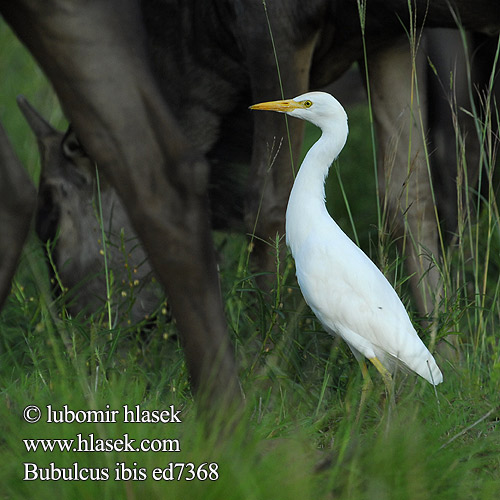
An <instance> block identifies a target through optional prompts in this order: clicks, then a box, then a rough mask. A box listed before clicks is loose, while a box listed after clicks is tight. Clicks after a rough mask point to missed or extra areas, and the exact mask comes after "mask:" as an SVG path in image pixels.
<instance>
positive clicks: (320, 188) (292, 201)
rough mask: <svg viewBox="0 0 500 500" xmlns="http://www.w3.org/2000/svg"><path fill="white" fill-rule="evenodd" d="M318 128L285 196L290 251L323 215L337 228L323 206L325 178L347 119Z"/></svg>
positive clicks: (340, 145) (342, 141) (342, 139)
mask: <svg viewBox="0 0 500 500" xmlns="http://www.w3.org/2000/svg"><path fill="white" fill-rule="evenodd" d="M322 132H323V133H322V135H321V137H320V138H319V140H318V141H317V142H316V143H315V144H314V145H313V146H312V148H311V149H310V150H309V151H308V153H307V155H306V157H305V158H304V161H303V162H302V165H301V167H300V170H299V173H298V174H297V177H296V179H295V182H294V184H293V188H292V192H291V193H290V198H289V200H288V206H287V210H286V239H287V244H288V246H289V247H290V250H291V251H292V255H296V252H298V250H299V249H300V246H301V245H302V243H303V242H304V241H305V239H306V238H307V236H308V235H309V234H310V232H311V231H315V227H317V225H318V224H321V223H322V222H324V221H325V218H327V219H328V221H329V222H330V223H331V225H332V229H333V230H337V229H338V231H340V232H341V229H340V228H339V227H338V226H337V224H336V223H335V222H334V221H333V219H332V218H331V217H330V215H329V214H328V211H327V209H326V204H325V179H326V176H327V175H328V171H329V169H330V166H331V164H332V162H333V160H335V158H336V157H337V156H338V155H339V153H340V151H342V148H343V147H344V144H345V142H346V140H347V134H348V127H347V119H346V120H345V121H344V120H341V121H340V123H336V124H334V125H331V126H328V127H324V128H323V130H322Z"/></svg>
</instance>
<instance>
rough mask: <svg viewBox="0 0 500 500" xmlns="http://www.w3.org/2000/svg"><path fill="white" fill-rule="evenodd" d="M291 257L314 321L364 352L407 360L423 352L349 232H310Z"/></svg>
mask: <svg viewBox="0 0 500 500" xmlns="http://www.w3.org/2000/svg"><path fill="white" fill-rule="evenodd" d="M295 261H296V270H297V279H298V281H299V285H300V288H301V290H302V293H303V295H304V298H305V300H306V302H307V303H308V304H309V306H310V307H311V309H313V311H314V313H315V314H316V315H317V316H318V319H319V320H320V321H321V322H322V323H323V325H324V326H325V328H327V329H329V330H332V331H334V332H336V333H337V334H338V335H340V336H341V337H342V338H344V340H345V341H346V342H348V343H349V344H351V345H352V346H353V347H355V348H356V349H357V350H359V351H360V352H361V353H362V354H363V355H365V356H366V357H373V356H374V355H376V356H377V357H384V356H383V354H384V353H386V354H389V355H390V356H393V357H396V358H399V359H401V360H402V361H403V362H406V361H405V358H407V357H408V356H411V355H412V353H413V352H416V351H418V352H419V353H420V352H421V351H422V348H424V349H425V350H427V349H426V348H425V346H424V345H423V343H422V342H421V340H420V338H419V337H418V335H417V334H416V332H415V329H414V328H413V326H412V324H411V322H410V320H409V318H408V315H407V313H406V310H405V308H404V306H403V304H402V303H401V300H400V299H399V297H398V295H397V294H396V292H395V291H394V289H393V288H392V286H391V285H390V284H389V282H388V281H387V279H386V278H385V277H384V275H383V274H382V273H381V272H380V271H379V269H378V268H377V267H376V266H375V264H374V263H373V262H372V261H371V260H370V259H369V258H368V257H367V256H366V255H365V254H364V253H363V252H362V250H361V249H360V248H359V247H357V246H356V245H355V244H354V243H353V242H352V241H351V240H349V238H347V236H345V238H339V237H338V235H337V236H336V237H335V239H334V240H331V239H329V238H325V237H324V235H317V234H315V235H311V236H310V238H308V240H307V241H306V242H305V243H304V244H303V245H302V247H301V249H300V251H299V253H298V255H296V256H295ZM370 347H371V349H370ZM410 368H411V366H410Z"/></svg>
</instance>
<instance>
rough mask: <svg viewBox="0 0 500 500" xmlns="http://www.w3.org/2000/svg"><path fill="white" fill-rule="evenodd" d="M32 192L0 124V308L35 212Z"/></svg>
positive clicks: (31, 187)
mask: <svg viewBox="0 0 500 500" xmlns="http://www.w3.org/2000/svg"><path fill="white" fill-rule="evenodd" d="M35 205H36V191H35V187H34V186H33V183H32V182H31V179H30V178H29V176H28V174H27V173H26V171H25V170H24V168H23V166H22V165H21V163H20V162H19V160H18V159H17V157H16V155H15V153H14V151H13V149H12V146H11V144H10V142H9V139H8V138H7V134H6V133H5V130H4V128H3V127H2V125H1V124H0V308H1V307H2V305H3V303H4V301H5V299H6V298H7V295H8V293H9V290H10V283H11V280H12V277H13V276H14V273H15V271H16V267H17V262H18V260H19V256H20V255H21V250H22V248H23V245H24V241H25V240H26V236H27V235H28V230H29V227H30V221H31V218H32V215H33V212H34V210H35Z"/></svg>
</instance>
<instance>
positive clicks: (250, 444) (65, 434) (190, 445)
mask: <svg viewBox="0 0 500 500" xmlns="http://www.w3.org/2000/svg"><path fill="white" fill-rule="evenodd" d="M0 46H2V47H4V50H3V51H2V53H1V55H0V70H1V74H2V75H8V78H5V82H6V83H5V85H4V84H2V99H1V101H0V106H1V107H0V117H1V119H2V122H3V123H4V125H5V126H6V128H7V130H8V133H9V135H10V136H11V138H12V142H13V144H14V146H15V148H16V151H17V152H18V154H19V156H20V158H21V159H22V161H23V163H24V165H25V166H26V167H27V169H28V171H29V172H30V174H31V175H32V177H33V178H35V179H36V178H37V176H38V168H39V167H38V153H37V151H36V145H35V142H34V140H33V137H32V136H31V133H30V132H29V129H28V127H27V126H26V125H25V124H24V122H23V120H22V118H21V115H20V112H19V111H17V109H16V106H15V103H14V98H15V95H16V94H17V93H21V92H22V93H24V94H26V95H27V96H28V98H29V99H30V100H32V101H33V103H34V104H35V106H37V107H38V108H40V109H41V111H42V113H44V114H45V116H47V117H48V118H49V119H50V120H51V121H52V123H54V124H55V125H59V126H63V124H64V121H63V120H62V118H61V114H60V111H59V109H58V108H57V106H56V101H55V98H54V96H53V93H52V92H51V91H50V88H49V87H48V85H47V83H46V82H45V80H44V78H43V75H41V73H40V71H39V70H38V69H37V68H36V66H35V65H34V64H33V62H32V61H31V59H30V58H29V57H28V56H27V55H26V53H25V51H24V49H23V48H22V47H20V46H19V44H18V43H17V41H16V40H15V39H14V37H13V36H12V35H11V34H10V33H9V31H8V30H7V28H6V27H5V25H4V24H0ZM348 113H349V117H350V128H351V133H350V136H349V140H348V144H347V146H346V148H345V150H344V151H343V153H342V155H341V158H340V160H339V163H338V167H339V170H338V172H339V176H340V179H341V181H342V184H343V186H344V191H345V196H344V195H343V194H342V192H341V191H340V189H339V178H338V177H337V173H336V171H335V170H334V169H332V173H331V175H330V178H329V181H328V182H329V186H328V198H329V209H330V211H331V212H332V213H334V214H335V218H336V220H337V221H338V222H339V224H340V225H341V226H342V227H343V228H344V230H345V231H346V232H347V233H348V234H349V235H351V236H353V237H354V235H355V233H354V228H353V227H352V224H351V219H350V217H349V211H348V210H347V209H346V200H347V202H348V204H349V208H350V212H351V215H352V220H353V221H354V222H355V226H354V227H355V232H356V234H357V236H358V238H359V241H360V244H361V246H362V247H363V248H364V249H365V250H366V251H367V252H368V253H369V254H371V255H372V256H373V257H374V258H376V256H377V255H378V253H377V245H378V234H379V228H378V218H377V201H376V190H375V180H374V174H373V160H372V159H373V154H372V150H371V139H370V137H371V132H370V124H369V114H368V110H367V109H366V107H359V108H356V109H353V110H348ZM495 119H496V118H495V117H493V121H494V120H495ZM478 125H480V123H479V121H478ZM314 134H315V131H314V130H310V131H309V133H308V137H307V141H306V145H305V148H307V147H309V145H310V144H311V142H312V141H314ZM494 166H495V159H494V158H493V157H491V158H488V157H487V156H486V157H485V167H486V169H487V170H486V172H488V175H490V174H491V175H490V177H491V178H493V169H494ZM361 180H362V181H363V182H361ZM487 188H488V189H486V191H483V195H482V199H481V203H480V204H477V205H474V206H477V209H473V210H471V211H470V212H464V213H462V214H461V215H462V216H463V217H462V218H461V221H462V222H461V226H460V227H459V231H460V235H461V237H462V239H461V242H462V244H461V245H460V246H458V247H451V248H450V249H449V250H448V254H447V260H446V266H447V267H446V268H445V267H443V268H442V274H443V276H444V277H445V294H444V302H443V304H442V308H441V312H440V313H439V316H438V317H437V318H436V319H435V324H436V325H437V327H438V332H439V335H445V334H446V333H448V332H450V331H451V332H457V334H458V336H459V339H460V345H461V351H462V359H461V361H460V362H457V363H454V362H450V361H446V360H445V359H443V358H439V359H438V362H439V364H440V365H441V367H442V369H443V372H444V379H445V381H444V383H443V384H442V385H440V386H438V388H437V393H435V392H434V390H433V389H432V387H431V386H430V385H429V384H427V383H426V382H425V381H423V380H421V379H417V378H416V377H414V376H413V375H409V376H407V377H405V375H404V374H401V373H400V374H398V375H397V377H396V380H395V382H396V393H397V395H398V404H397V408H396V410H395V411H394V412H392V413H391V414H388V411H387V408H386V404H385V395H384V388H383V384H382V383H381V381H380V379H379V378H378V376H377V374H376V373H373V379H374V382H375V387H374V390H373V391H372V392H371V393H370V394H369V395H368V398H367V404H366V407H365V409H364V411H363V413H362V415H361V418H360V419H359V420H357V419H356V417H357V412H358V405H359V399H360V393H361V387H362V378H361V375H360V372H359V368H358V366H357V363H356V362H355V361H354V360H353V358H352V356H351V354H350V353H349V351H348V349H347V348H346V346H345V345H344V344H343V343H341V342H339V341H332V339H331V338H330V337H328V336H327V335H326V334H325V333H324V332H323V331H322V328H321V326H320V325H319V323H318V322H317V321H316V319H315V318H314V316H313V315H312V313H311V311H310V310H309V309H308V308H307V307H306V306H305V304H304V302H303V299H302V297H301V295H300V292H299V290H298V288H297V284H296V282H295V278H294V268H293V261H292V259H291V258H290V257H288V258H287V259H286V260H285V261H284V262H279V266H277V278H278V279H277V285H276V287H275V289H274V290H273V291H272V292H271V293H270V296H266V295H265V294H264V292H262V291H260V290H258V289H257V288H256V286H255V284H254V277H253V276H252V275H251V273H250V271H249V269H248V266H247V262H248V259H247V257H248V245H247V241H246V239H245V238H244V237H243V236H241V235H228V234H220V233H219V234H216V235H215V239H216V244H217V248H218V250H219V253H220V255H221V282H222V289H223V295H224V301H225V304H226V314H227V318H228V325H229V329H230V333H231V337H232V339H233V343H234V346H235V355H236V358H237V360H238V363H239V365H240V378H241V383H242V389H243V391H244V393H245V395H246V413H245V415H244V417H243V418H242V420H241V422H240V424H239V425H238V426H237V428H236V429H235V431H234V434H233V435H232V436H231V437H230V438H221V437H220V436H221V433H220V431H221V430H222V429H223V427H224V423H223V422H212V423H211V430H213V431H215V432H213V433H212V434H207V433H206V432H205V431H204V429H205V427H204V426H203V425H202V423H201V422H200V421H199V419H198V417H197V416H196V407H195V404H194V401H193V398H192V394H191V392H190V389H189V381H188V375H187V370H186V366H185V362H184V358H183V354H182V348H181V345H180V341H179V339H178V336H177V332H176V325H175V322H168V321H165V320H164V319H161V318H160V319H159V320H158V321H157V324H156V325H155V326H154V327H153V328H152V334H151V335H150V336H148V337H147V338H145V337H144V336H142V335H141V334H140V333H139V330H140V325H139V327H135V326H131V327H130V328H128V329H124V328H123V329H117V330H115V331H113V332H112V335H110V331H109V329H108V321H107V311H103V314H102V315H101V316H99V317H96V318H95V319H94V320H93V321H90V322H89V321H85V320H84V319H82V318H80V317H74V318H72V317H70V316H69V315H68V314H67V312H66V311H65V309H64V303H63V302H61V301H56V302H54V299H53V298H52V296H51V294H50V286H49V281H48V274H47V271H46V267H45V263H44V259H43V252H42V249H41V248H40V244H39V243H38V242H37V240H36V238H34V237H33V236H32V237H30V240H29V242H28V245H27V247H26V249H25V251H24V253H23V256H22V259H21V263H20V266H19V270H18V273H17V275H16V278H15V280H14V283H13V286H12V292H11V294H10V297H9V298H8V301H7V304H6V305H5V307H4V309H3V310H2V312H1V314H0V331H1V334H2V335H1V341H0V429H1V433H0V457H1V458H0V482H1V484H2V496H3V498H12V499H27V498H36V499H45V498H47V499H48V498H50V499H52V498H53V496H54V492H55V488H57V492H58V494H59V495H60V496H61V497H62V498H69V499H72V498H102V499H103V500H104V499H116V498H127V499H134V498H147V497H150V498H203V499H211V498H213V499H227V500H230V499H268V498H272V499H284V500H285V499H286V500H290V499H309V498H310V499H313V498H314V499H316V498H321V499H323V498H324V499H334V498H335V499H347V498H349V499H365V498H366V499H398V500H399V499H420V498H421V499H429V498H432V499H447V498H449V499H450V500H451V499H453V500H456V499H492V500H493V499H496V498H498V495H499V494H500V432H499V429H498V425H499V424H498V423H499V421H500V420H499V419H500V398H499V394H500V347H499V334H500V326H499V323H500V306H499V300H498V295H499V286H500V285H499V279H498V276H499V270H500V217H499V215H498V209H497V198H495V191H494V189H495V185H494V184H493V183H492V184H491V185H489V186H488V185H487ZM484 192H485V193H486V194H484ZM469 193H470V196H471V198H472V199H477V198H478V194H477V193H475V192H474V189H473V188H472V187H471V189H470V190H469ZM279 245H284V242H283V241H282V240H281V241H278V242H277V243H276V249H277V248H278V247H279ZM276 249H273V247H270V251H275V250H276ZM386 250H387V251H388V252H389V253H390V255H394V266H395V267H397V268H398V269H400V273H403V272H404V271H401V269H402V265H401V259H400V258H398V256H397V253H396V252H395V251H394V250H393V249H392V247H391V248H390V249H386ZM400 276H402V278H401V281H404V275H401V274H400ZM401 291H402V293H403V300H404V301H405V303H409V296H408V295H407V292H406V289H405V288H404V287H402V288H401ZM410 312H411V311H410ZM160 316H161V315H160ZM423 334H424V336H426V338H428V332H427V331H424V332H423ZM263 339H264V340H263ZM125 404H127V405H129V406H131V407H132V406H135V405H138V404H139V405H141V408H142V409H144V410H154V409H168V407H169V406H170V405H174V406H175V407H176V408H178V409H181V410H182V412H181V416H182V423H169V424H153V423H150V424H146V423H142V424H141V423H124V422H123V419H122V418H119V419H118V421H117V422H116V423H108V424H103V423H83V424H78V423H68V424H51V423H46V422H45V421H44V420H45V407H46V406H47V405H52V407H54V408H58V409H60V408H62V406H63V405H68V407H69V408H70V409H72V410H75V411H76V410H89V409H104V408H106V405H109V408H110V409H116V410H121V409H122V407H123V405H125ZM28 405H37V406H39V407H40V408H42V410H44V418H42V420H41V421H40V422H38V423H34V424H29V423H26V422H25V421H24V420H23V418H22V415H23V409H24V408H25V407H26V406H28ZM79 433H81V434H84V435H88V434H91V433H93V434H94V435H95V437H96V438H101V439H119V438H121V437H122V436H123V435H124V434H125V433H128V434H129V435H130V437H131V438H134V439H136V440H140V439H167V438H169V439H178V440H179V442H180V444H181V451H180V452H169V453H162V452H157V453H154V452H141V453H125V452H120V451H112V452H108V453H92V454H91V453H77V452H73V451H70V452H65V453H63V452H56V451H54V452H40V451H38V452H36V453H34V452H27V451H26V449H25V446H24V444H23V439H30V438H32V439H47V438H59V439H62V438H74V437H75V436H76V435H77V434H79ZM28 462H32V463H36V464H38V465H39V466H40V467H42V466H48V465H49V464H50V463H51V462H53V463H55V464H56V465H57V466H59V467H71V466H72V464H73V463H75V462H77V463H78V464H79V466H80V467H91V468H94V469H97V468H99V469H104V468H107V469H108V470H109V475H110V479H109V480H107V481H65V482H62V481H59V482H57V483H54V482H53V481H23V480H22V478H23V472H24V466H23V463H28ZM169 462H189V463H194V464H196V466H199V465H200V464H203V463H206V462H209V463H212V462H213V463H217V464H218V469H217V473H218V474H219V477H218V480H217V481H210V480H209V479H207V480H205V481H199V480H194V481H186V480H181V481H168V482H167V481H154V480H152V479H151V474H152V471H153V469H155V468H157V467H160V468H165V467H167V465H168V463H169ZM117 463H125V464H126V467H128V469H130V470H131V473H132V474H134V473H135V474H136V479H139V469H141V468H142V469H145V471H146V474H147V476H148V477H149V479H147V480H146V481H142V480H130V481H118V480H114V478H115V472H114V469H115V468H116V464H117ZM134 463H135V465H134ZM134 469H135V472H134ZM201 473H203V468H202V472H201Z"/></svg>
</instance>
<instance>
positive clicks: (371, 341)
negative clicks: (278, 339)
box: [253, 92, 443, 384]
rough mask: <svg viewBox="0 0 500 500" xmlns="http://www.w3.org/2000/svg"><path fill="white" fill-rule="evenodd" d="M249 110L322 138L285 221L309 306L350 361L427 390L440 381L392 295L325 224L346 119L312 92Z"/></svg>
mask: <svg viewBox="0 0 500 500" xmlns="http://www.w3.org/2000/svg"><path fill="white" fill-rule="evenodd" d="M276 103H277V104H278V105H277V106H275V107H273V106H272V105H273V103H264V104H263V105H256V106H255V107H253V108H254V109H270V110H274V111H281V112H286V113H287V114H289V115H291V116H295V117H297V118H301V119H304V120H308V121H310V122H312V123H314V124H315V125H317V126H318V127H320V128H321V130H322V136H321V138H320V139H319V140H318V141H317V142H316V143H315V144H314V145H313V146H312V148H311V149H310V150H309V151H308V153H307V155H306V157H305V159H304V161H303V163H302V166H301V168H300V170H299V173H298V175H297V178H296V179H295V182H294V185H293V188H292V192H291V194H290V199H289V202H288V207H287V213H286V238H287V243H288V246H289V247H290V250H291V252H292V255H293V257H294V259H295V265H296V273H297V280H298V282H299V286H300V289H301V291H302V294H303V295H304V298H305V300H306V302H307V303H308V305H309V306H310V307H311V309H312V310H313V312H314V314H315V315H316V316H317V317H318V319H319V320H320V321H321V323H322V325H323V326H324V327H325V329H326V330H327V331H328V332H329V333H330V334H332V335H333V334H337V335H339V336H340V337H342V338H343V339H344V340H345V341H346V342H347V344H348V345H349V347H350V348H351V350H352V351H353V353H354V354H355V356H356V357H357V358H360V356H361V355H363V356H365V357H367V358H368V359H373V358H377V359H378V360H379V361H380V362H381V363H382V364H383V365H384V366H385V368H387V369H389V370H391V369H392V368H393V366H394V363H395V362H396V360H399V361H400V362H402V363H403V364H404V365H406V366H407V367H408V368H410V369H411V370H413V371H415V372H416V373H418V374H419V375H421V376H422V377H424V378H425V379H426V380H428V381H429V382H430V383H432V384H439V383H440V382H442V380H443V376H442V374H441V371H440V370H439V368H438V366H437V364H436V362H435V360H434V358H433V356H432V354H431V353H430V352H429V351H428V349H427V348H426V347H425V345H424V344H423V342H422V341H421V339H420V338H419V336H418V335H417V333H416V331H415V329H414V327H413V325H412V323H411V321H410V319H409V317H408V314H407V312H406V310H405V308H404V306H403V304H402V303H401V300H400V299H399V297H398V295H397V294H396V292H395V290H394V288H393V287H392V286H391V285H390V283H389V282H388V281H387V279H386V278H385V276H384V275H383V274H382V273H381V272H380V271H379V269H378V268H377V267H376V266H375V264H374V263H373V262H372V261H371V260H370V259H369V258H368V257H367V256H366V255H365V254H364V253H363V251H362V250H361V249H360V248H359V247H358V246H356V245H355V244H354V243H353V242H352V241H351V240H350V239H349V238H348V237H347V235H346V234H345V233H344V232H343V231H342V230H341V229H340V227H339V226H338V225H337V224H336V223H335V221H334V220H333V219H332V218H331V217H330V215H329V214H328V212H327V210H326V206H325V191H324V181H325V177H326V175H327V174H328V170H329V168H330V165H331V163H332V161H333V160H334V159H335V158H336V157H337V156H338V154H339V153H340V151H341V150H342V148H343V147H344V144H345V142H346V140H347V134H348V126H347V115H346V113H345V111H344V109H343V107H342V106H341V105H340V103H339V102H338V101H337V100H336V99H335V98H334V97H333V96H331V95H330V94H326V93H324V92H309V93H307V94H303V95H301V96H298V97H295V98H294V99H292V100H289V101H277V102H276Z"/></svg>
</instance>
